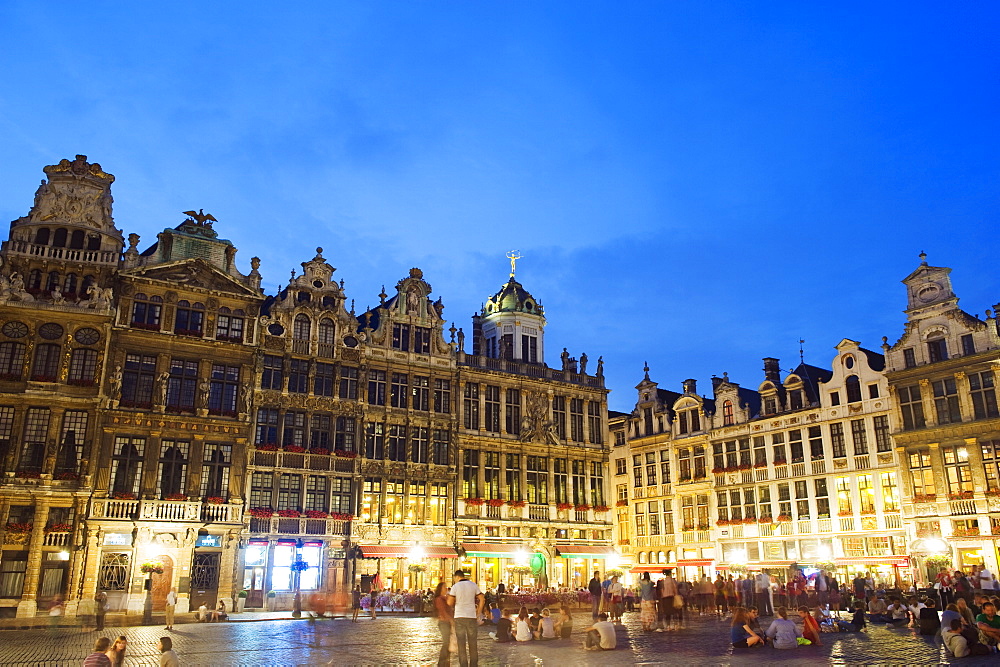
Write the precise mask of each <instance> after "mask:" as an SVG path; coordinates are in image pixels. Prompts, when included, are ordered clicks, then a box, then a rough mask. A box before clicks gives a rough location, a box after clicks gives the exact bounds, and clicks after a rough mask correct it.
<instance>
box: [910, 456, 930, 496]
mask: <svg viewBox="0 0 1000 667" xmlns="http://www.w3.org/2000/svg"><path fill="white" fill-rule="evenodd" d="M910 479H911V480H912V481H913V495H915V496H933V495H934V494H935V493H936V490H935V487H934V471H933V469H932V467H931V450H929V449H920V450H917V451H915V452H910Z"/></svg>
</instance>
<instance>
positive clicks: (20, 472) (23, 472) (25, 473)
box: [14, 470, 42, 479]
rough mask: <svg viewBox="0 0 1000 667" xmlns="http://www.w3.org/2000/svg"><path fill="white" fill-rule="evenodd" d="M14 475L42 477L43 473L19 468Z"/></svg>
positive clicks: (26, 477)
mask: <svg viewBox="0 0 1000 667" xmlns="http://www.w3.org/2000/svg"><path fill="white" fill-rule="evenodd" d="M14 476H15V477H17V478H18V479H41V478H42V473H40V472H35V471H34V470H18V471H17V474H16V475H14Z"/></svg>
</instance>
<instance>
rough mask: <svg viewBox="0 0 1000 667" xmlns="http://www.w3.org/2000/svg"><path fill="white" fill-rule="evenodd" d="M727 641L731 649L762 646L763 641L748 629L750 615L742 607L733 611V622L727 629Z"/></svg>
mask: <svg viewBox="0 0 1000 667" xmlns="http://www.w3.org/2000/svg"><path fill="white" fill-rule="evenodd" d="M729 639H730V641H732V643H733V648H750V647H751V646H763V645H764V640H763V639H762V638H761V637H760V635H758V634H757V633H756V632H754V630H753V628H751V627H750V615H749V614H748V613H747V610H746V609H744V608H743V607H737V608H736V609H734V610H733V622H732V623H731V624H730V627H729Z"/></svg>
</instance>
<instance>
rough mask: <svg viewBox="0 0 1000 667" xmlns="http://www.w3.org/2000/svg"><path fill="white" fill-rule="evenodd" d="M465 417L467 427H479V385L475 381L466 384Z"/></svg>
mask: <svg viewBox="0 0 1000 667" xmlns="http://www.w3.org/2000/svg"><path fill="white" fill-rule="evenodd" d="M463 418H464V422H463V423H464V424H465V428H468V429H478V428H479V385H478V384H477V383H475V382H469V383H467V384H466V385H465V399H464V406H463Z"/></svg>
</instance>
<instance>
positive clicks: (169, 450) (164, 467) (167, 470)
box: [156, 440, 191, 499]
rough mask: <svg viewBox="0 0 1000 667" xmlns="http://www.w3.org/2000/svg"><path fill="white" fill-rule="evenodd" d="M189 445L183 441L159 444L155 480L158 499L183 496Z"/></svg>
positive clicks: (169, 441)
mask: <svg viewBox="0 0 1000 667" xmlns="http://www.w3.org/2000/svg"><path fill="white" fill-rule="evenodd" d="M190 449H191V443H190V442H187V441H185V440H163V441H161V442H160V470H159V473H160V474H159V475H158V477H157V480H156V485H157V489H156V490H157V493H159V495H160V498H164V499H170V497H171V496H174V497H178V496H184V497H185V498H186V494H185V488H184V483H185V481H186V473H187V464H188V454H189V452H190Z"/></svg>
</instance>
